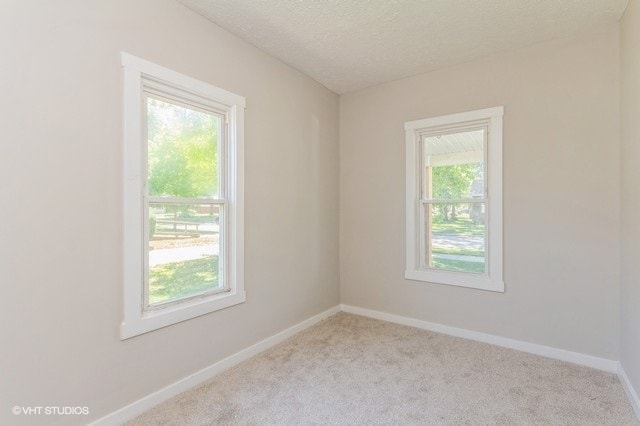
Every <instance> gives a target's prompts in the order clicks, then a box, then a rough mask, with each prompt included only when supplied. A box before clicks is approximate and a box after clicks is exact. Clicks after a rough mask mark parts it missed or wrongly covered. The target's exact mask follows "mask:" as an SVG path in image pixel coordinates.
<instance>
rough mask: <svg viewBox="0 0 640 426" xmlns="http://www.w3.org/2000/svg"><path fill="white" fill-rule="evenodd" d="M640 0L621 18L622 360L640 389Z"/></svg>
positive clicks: (638, 389) (638, 390)
mask: <svg viewBox="0 0 640 426" xmlns="http://www.w3.org/2000/svg"><path fill="white" fill-rule="evenodd" d="M638 46H640V4H639V2H638V0H631V1H630V2H629V6H628V7H627V10H626V11H625V14H624V16H623V18H622V20H621V21H620V58H621V61H620V63H621V67H620V68H621V85H620V98H621V104H620V105H621V107H620V113H621V114H620V116H621V121H620V133H621V139H622V152H621V154H622V155H621V158H622V194H621V195H622V196H621V200H622V212H621V213H622V220H621V225H622V227H621V234H622V241H621V242H622V244H621V247H622V251H621V254H622V259H621V262H622V277H621V278H622V289H621V296H622V297H621V302H622V306H621V324H620V332H621V344H620V362H621V364H622V367H623V368H624V370H625V372H626V373H627V375H628V377H629V379H630V380H631V383H632V384H633V386H634V388H635V390H636V392H640V262H639V261H638V259H640V217H639V214H640V194H639V193H638V188H639V186H640V166H639V162H640V118H639V117H640V52H639V51H638Z"/></svg>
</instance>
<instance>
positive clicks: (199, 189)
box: [147, 98, 220, 198]
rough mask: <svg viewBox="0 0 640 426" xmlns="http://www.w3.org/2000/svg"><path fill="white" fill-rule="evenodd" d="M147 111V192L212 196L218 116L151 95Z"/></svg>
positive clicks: (216, 173)
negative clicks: (157, 98) (167, 101)
mask: <svg viewBox="0 0 640 426" xmlns="http://www.w3.org/2000/svg"><path fill="white" fill-rule="evenodd" d="M147 111H148V113H147V117H148V122H147V136H148V164H149V165H148V168H149V170H148V182H149V194H150V195H155V196H173V197H186V198H196V197H206V196H215V195H216V194H217V192H218V186H219V183H218V180H219V179H218V158H217V156H218V155H217V153H218V135H219V128H220V118H219V117H218V116H215V115H212V114H207V113H204V112H200V111H197V110H194V109H190V108H185V107H182V106H179V105H175V104H170V103H166V102H163V101H160V100H156V99H153V98H149V99H148V103H147Z"/></svg>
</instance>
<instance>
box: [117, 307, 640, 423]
mask: <svg viewBox="0 0 640 426" xmlns="http://www.w3.org/2000/svg"><path fill="white" fill-rule="evenodd" d="M389 423H392V424H474V425H475V424H572V425H587V424H592V425H603V424H609V425H638V424H640V422H638V421H637V420H636V418H635V417H634V414H633V411H632V408H631V406H630V404H629V402H628V401H627V399H626V397H625V394H624V391H623V389H622V386H621V385H620V382H619V381H618V379H617V377H616V376H615V375H613V374H608V373H604V372H601V371H597V370H593V369H590V368H586V367H580V366H576V365H573V364H569V363H566V362H562V361H555V360H552V359H547V358H542V357H539V356H536V355H530V354H526V353H523V352H517V351H513V350H510V349H504V348H499V347H496V346H491V345H487V344H484V343H478V342H473V341H470V340H465V339H459V338H455V337H450V336H446V335H442V334H437V333H432V332H429V331H424V330H420V329H416V328H411V327H405V326H401V325H396V324H391V323H387V322H383V321H378V320H373V319H369V318H364V317H360V316H356V315H351V314H345V313H339V314H337V315H335V316H333V317H331V318H328V319H326V320H324V321H322V322H321V323H319V324H317V325H315V326H314V327H311V328H309V329H307V330H305V331H304V332H302V333H300V334H298V335H296V336H294V337H292V338H291V339H289V340H287V341H285V342H283V343H282V344H280V345H278V346H275V347H274V348H272V349H270V350H267V351H266V352H263V353H261V354H259V355H257V356H256V357H254V358H252V359H250V360H248V361H246V362H243V363H241V364H239V365H237V366H236V367H234V368H232V369H230V370H228V371H227V372H225V373H223V374H220V375H219V376H217V377H215V378H214V379H212V380H211V381H209V382H207V383H205V384H203V385H202V386H199V387H197V388H195V389H193V390H191V391H188V392H186V393H184V394H182V395H179V396H177V397H175V398H173V399H171V400H169V401H167V402H166V403H164V404H161V405H160V406H158V407H156V408H154V409H152V410H151V411H149V412H147V413H145V414H143V415H142V416H140V417H138V418H136V419H134V420H133V421H131V422H130V423H129V424H131V425H209V424H216V425H218V424H243V425H244V424H255V425H263V424H287V425H301V424H389Z"/></svg>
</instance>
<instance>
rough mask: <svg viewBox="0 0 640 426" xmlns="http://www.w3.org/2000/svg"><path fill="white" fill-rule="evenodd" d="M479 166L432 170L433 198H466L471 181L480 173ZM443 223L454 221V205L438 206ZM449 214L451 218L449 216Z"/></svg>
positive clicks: (435, 168) (447, 167) (470, 165)
mask: <svg viewBox="0 0 640 426" xmlns="http://www.w3.org/2000/svg"><path fill="white" fill-rule="evenodd" d="M481 167H482V165H481V164H453V165H449V166H438V167H434V168H433V169H432V175H431V176H432V177H431V179H432V191H433V197H434V198H441V199H450V198H467V197H469V190H470V188H471V184H472V183H473V180H474V179H475V178H476V177H478V174H479V173H481V170H482V169H481ZM438 208H439V210H440V214H441V215H442V218H443V219H444V220H445V221H449V220H456V214H457V213H456V207H455V204H439V205H438ZM449 212H451V216H449Z"/></svg>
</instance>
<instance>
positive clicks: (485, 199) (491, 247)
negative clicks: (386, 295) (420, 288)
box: [405, 107, 504, 291]
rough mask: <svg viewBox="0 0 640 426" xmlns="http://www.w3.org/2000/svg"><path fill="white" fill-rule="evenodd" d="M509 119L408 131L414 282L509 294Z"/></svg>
mask: <svg viewBox="0 0 640 426" xmlns="http://www.w3.org/2000/svg"><path fill="white" fill-rule="evenodd" d="M502 116H503V107H496V108H489V109H484V110H477V111H470V112H465V113H460V114H452V115H446V116H440V117H433V118H427V119H423V120H417V121H411V122H407V123H405V131H406V150H407V151H406V171H407V182H406V191H407V193H406V210H407V231H406V232H407V235H406V253H407V258H406V272H405V277H406V278H407V279H412V280H419V281H428V282H434V283H441V284H451V285H456V286H463V287H472V288H478V289H484V290H494V291H504V283H503V281H502Z"/></svg>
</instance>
